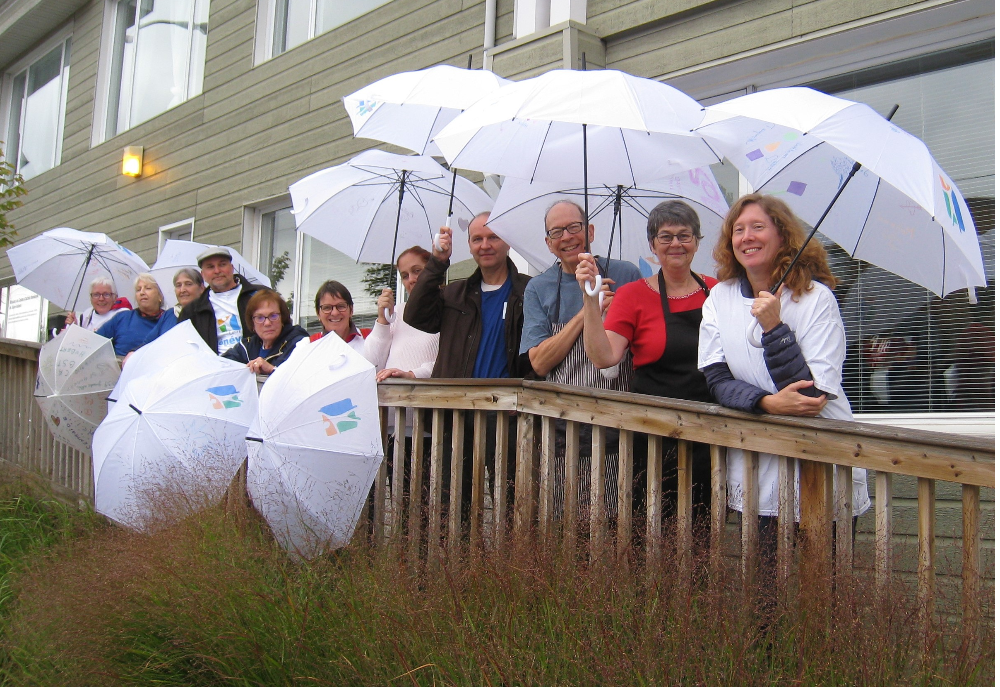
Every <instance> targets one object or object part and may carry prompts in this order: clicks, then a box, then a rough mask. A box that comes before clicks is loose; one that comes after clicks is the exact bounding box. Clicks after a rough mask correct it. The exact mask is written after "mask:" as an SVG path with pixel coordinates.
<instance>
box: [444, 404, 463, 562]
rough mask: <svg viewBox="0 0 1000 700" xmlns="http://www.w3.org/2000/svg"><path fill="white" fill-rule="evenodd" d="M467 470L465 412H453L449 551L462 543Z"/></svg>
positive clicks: (453, 550) (451, 552)
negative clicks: (463, 490)
mask: <svg viewBox="0 0 1000 700" xmlns="http://www.w3.org/2000/svg"><path fill="white" fill-rule="evenodd" d="M464 470H465V412H464V411H459V410H454V411H452V412H451V480H450V482H449V484H448V553H449V554H450V555H452V556H455V555H457V554H458V553H459V549H460V547H461V545H462V500H463V499H462V489H463V483H462V482H463V477H464V473H463V472H464Z"/></svg>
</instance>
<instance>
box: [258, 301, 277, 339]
mask: <svg viewBox="0 0 1000 700" xmlns="http://www.w3.org/2000/svg"><path fill="white" fill-rule="evenodd" d="M253 332H254V333H256V334H257V337H259V338H260V339H261V340H263V341H264V347H265V348H269V347H271V345H272V344H273V343H274V339H275V338H277V337H278V336H279V335H281V309H279V308H278V305H277V304H275V303H274V302H273V301H265V302H263V303H262V304H261V305H260V306H258V307H257V310H256V311H254V312H253Z"/></svg>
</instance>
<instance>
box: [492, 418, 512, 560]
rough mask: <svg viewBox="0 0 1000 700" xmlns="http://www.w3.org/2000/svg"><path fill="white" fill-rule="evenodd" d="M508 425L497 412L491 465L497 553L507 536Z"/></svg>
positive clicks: (494, 541)
mask: <svg viewBox="0 0 1000 700" xmlns="http://www.w3.org/2000/svg"><path fill="white" fill-rule="evenodd" d="M509 435H510V423H509V421H508V417H507V413H506V412H505V411H497V449H496V461H495V462H494V464H493V526H494V530H493V547H494V548H496V549H497V550H498V551H499V549H500V548H501V547H502V546H503V538H504V537H506V535H507V480H508V476H507V463H508V461H509V460H510V455H509V454H508V452H509V448H508V437H509Z"/></svg>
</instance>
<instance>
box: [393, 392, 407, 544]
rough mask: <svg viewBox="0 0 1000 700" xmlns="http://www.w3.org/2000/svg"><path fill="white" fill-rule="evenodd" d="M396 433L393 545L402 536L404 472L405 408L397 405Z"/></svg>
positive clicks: (394, 441)
mask: <svg viewBox="0 0 1000 700" xmlns="http://www.w3.org/2000/svg"><path fill="white" fill-rule="evenodd" d="M394 412H395V416H394V417H395V419H396V433H395V435H394V436H393V441H392V444H393V450H392V495H391V501H390V502H391V505H392V508H391V518H392V520H391V521H390V522H391V527H390V529H389V532H390V533H391V537H392V543H393V546H397V547H398V546H399V543H400V540H401V538H402V536H403V476H404V475H405V473H406V409H405V408H403V407H402V406H397V407H396V408H395V409H394Z"/></svg>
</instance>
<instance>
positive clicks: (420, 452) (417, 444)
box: [406, 408, 425, 562]
mask: <svg viewBox="0 0 1000 700" xmlns="http://www.w3.org/2000/svg"><path fill="white" fill-rule="evenodd" d="M424 415H425V411H424V410H423V409H421V408H415V409H413V438H412V442H411V445H412V447H411V450H410V513H409V517H408V518H407V528H406V536H407V539H408V542H409V546H410V559H411V560H412V561H414V562H415V561H417V560H418V559H419V557H420V531H421V522H422V520H423V518H422V513H421V510H422V508H423V503H424V493H423V489H424V422H425V421H424Z"/></svg>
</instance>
